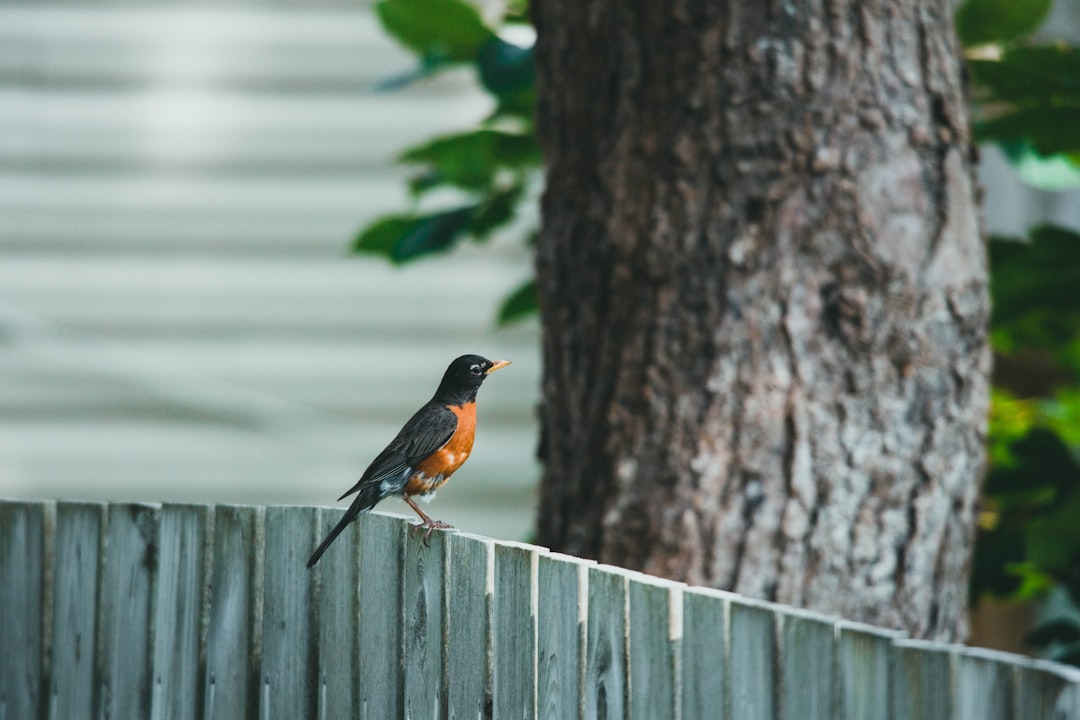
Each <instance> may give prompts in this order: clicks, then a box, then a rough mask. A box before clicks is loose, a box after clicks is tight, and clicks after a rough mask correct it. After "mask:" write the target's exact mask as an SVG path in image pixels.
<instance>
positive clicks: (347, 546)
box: [316, 508, 360, 720]
mask: <svg viewBox="0 0 1080 720" xmlns="http://www.w3.org/2000/svg"><path fill="white" fill-rule="evenodd" d="M344 514H345V513H344V511H343V510H340V509H337V508H322V509H321V510H320V511H319V532H318V533H317V535H318V537H319V538H320V539H321V538H323V537H324V536H325V535H326V534H327V533H328V532H329V531H330V528H332V527H334V525H336V524H337V523H338V521H339V520H340V519H341V516H342V515H344ZM358 535H359V533H356V532H345V533H342V534H341V535H340V536H339V537H338V539H337V540H336V541H334V545H333V549H332V550H331V551H330V552H327V553H326V554H325V555H323V557H322V560H320V561H319V564H318V565H317V566H316V573H317V574H318V577H319V678H318V689H317V692H318V705H319V714H318V718H319V720H337V719H338V718H340V719H341V720H347V719H349V718H355V717H356V716H357V714H358V712H359V710H358V708H359V705H358V700H357V696H358V693H357V687H358V686H359V683H358V682H357V678H358V677H359V669H360V635H359V627H358V626H357V617H358V616H359V613H360V585H359V583H360V579H359V575H358V564H359V561H358V557H357V553H358V550H359V546H358V545H357V536H358Z"/></svg>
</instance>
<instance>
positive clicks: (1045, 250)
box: [354, 0, 1080, 662]
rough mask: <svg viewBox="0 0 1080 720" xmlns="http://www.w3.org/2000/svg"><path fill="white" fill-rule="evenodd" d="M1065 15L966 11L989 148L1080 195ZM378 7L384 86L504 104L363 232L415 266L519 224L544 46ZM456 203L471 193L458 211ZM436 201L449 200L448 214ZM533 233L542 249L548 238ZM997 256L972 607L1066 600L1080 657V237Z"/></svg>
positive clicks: (422, 167)
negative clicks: (386, 75) (1040, 36)
mask: <svg viewBox="0 0 1080 720" xmlns="http://www.w3.org/2000/svg"><path fill="white" fill-rule="evenodd" d="M1051 5H1052V0H967V2H964V3H963V4H962V5H961V6H960V7H959V8H958V9H957V11H956V27H957V34H958V36H959V37H960V40H961V43H962V44H963V46H964V48H965V54H966V55H967V58H968V65H969V68H970V71H971V77H972V83H973V94H972V116H973V118H974V120H973V133H974V136H975V138H976V139H977V140H978V141H979V142H982V143H994V144H997V145H998V146H999V147H1001V148H1002V150H1003V151H1004V152H1005V155H1006V157H1008V158H1009V160H1010V161H1011V162H1012V163H1013V166H1014V167H1015V168H1016V171H1017V173H1018V176H1019V177H1020V178H1021V179H1022V180H1023V181H1024V182H1026V183H1029V184H1031V185H1033V186H1036V187H1040V188H1043V189H1048V190H1061V189H1065V188H1068V187H1073V186H1077V185H1080V47H1077V46H1070V45H1066V44H1060V43H1058V44H1040V43H1038V42H1037V41H1035V40H1034V39H1033V37H1032V33H1033V32H1034V31H1035V30H1036V29H1037V28H1038V27H1039V26H1040V25H1041V24H1042V22H1043V21H1044V20H1045V18H1046V16H1047V14H1048V13H1049V11H1050V9H1051ZM376 8H377V11H378V14H379V18H380V20H381V21H382V23H383V26H384V28H385V29H386V30H387V32H389V33H390V34H391V35H393V36H394V37H395V38H397V39H398V41H400V42H401V43H402V44H403V45H404V46H406V47H408V48H410V49H411V50H413V51H414V53H415V54H416V55H417V58H418V60H419V62H418V66H417V68H416V69H414V70H413V71H411V72H409V73H407V74H405V75H403V76H401V77H399V78H392V79H390V80H388V81H387V82H386V83H384V84H383V87H385V88H392V87H399V86H401V85H402V84H405V83H408V82H413V81H416V80H419V79H422V78H425V77H428V76H430V75H432V74H434V73H438V72H442V71H444V70H447V69H449V68H460V67H468V68H470V69H471V71H472V72H473V74H474V76H475V78H476V82H477V84H478V86H479V87H481V88H483V89H484V91H485V92H487V93H488V95H490V97H491V98H492V101H493V107H494V110H493V111H492V113H491V114H490V115H489V116H488V117H487V118H485V119H484V120H483V121H481V122H480V124H479V127H477V128H475V129H472V130H468V131H465V132H461V133H458V134H454V135H448V136H444V137H439V138H434V139H432V140H430V141H428V142H425V143H422V144H421V145H418V146H416V147H412V148H408V149H406V150H404V151H403V152H402V153H401V154H400V156H399V161H400V162H401V163H402V164H403V165H406V166H407V167H410V168H413V169H414V172H413V174H412V175H411V177H410V179H409V190H410V197H411V198H412V205H411V207H410V208H409V209H408V210H407V211H406V212H404V213H401V214H396V215H389V216H386V217H383V218H380V219H378V220H376V221H375V222H373V223H372V224H371V225H369V226H368V227H367V228H365V229H364V230H363V231H362V232H360V234H359V235H358V237H357V238H356V241H355V246H354V247H355V250H356V251H357V252H363V253H372V254H376V255H381V256H384V257H386V258H388V259H389V260H391V261H392V262H395V263H404V262H409V261H412V260H415V259H417V258H421V257H425V256H429V255H431V254H434V253H438V252H443V251H445V250H448V249H450V248H452V247H454V246H455V245H456V244H457V243H459V242H460V241H462V240H463V239H467V238H471V239H472V240H475V241H483V240H486V239H487V238H489V237H490V236H491V234H492V233H493V232H494V231H496V230H499V229H502V228H505V227H507V226H508V225H509V224H510V223H511V222H512V221H513V220H514V218H515V217H516V215H517V208H518V207H519V206H520V203H522V202H524V201H525V198H526V197H528V190H529V188H530V187H531V186H532V185H533V184H535V183H536V182H537V176H538V174H539V172H538V171H539V167H540V162H541V158H540V151H539V148H538V146H537V143H536V139H535V133H534V127H533V119H532V109H533V105H534V101H535V85H534V73H533V50H532V48H531V47H525V46H519V45H516V44H514V43H511V42H509V41H507V40H506V39H504V38H502V37H500V35H499V33H498V32H496V30H495V29H494V28H493V27H492V26H491V25H489V24H487V23H485V21H484V20H483V19H482V17H481V15H480V13H479V12H478V11H477V10H476V9H475V8H474V7H473V6H472V5H469V4H468V3H467V2H464V1H463V0H384V1H383V2H379V3H378V4H377V5H376ZM527 22H528V20H527V7H526V3H525V2H524V1H523V0H517V1H516V2H510V3H508V4H507V6H506V8H505V12H504V14H503V16H502V17H501V18H500V19H499V20H498V22H497V23H495V25H497V26H498V27H500V28H501V27H505V26H506V25H513V24H524V23H527ZM436 190H438V191H440V192H439V193H434V192H433V191H436ZM445 191H451V193H452V195H453V197H455V198H457V200H456V201H455V202H454V203H452V204H450V205H449V206H447V205H446V201H445V195H446V192H445ZM436 199H438V200H440V201H441V202H442V205H439V206H437V207H435V206H433V203H434V200H436ZM523 234H524V236H525V237H526V238H527V239H531V238H532V237H533V230H532V229H527V230H525V231H524V233H523ZM990 260H991V282H992V295H993V301H994V315H993V327H992V333H991V339H992V344H993V347H994V352H995V377H994V392H993V397H992V411H991V418H990V431H989V458H990V469H989V471H988V474H987V479H986V487H985V491H984V497H983V509H982V511H981V514H980V517H979V534H978V539H977V544H976V545H977V546H976V554H975V564H974V570H973V575H972V585H971V589H972V597H973V599H974V598H977V597H978V596H980V595H981V594H984V593H990V594H994V595H997V596H1002V597H1011V598H1034V597H1050V598H1053V599H1054V602H1055V603H1057V604H1056V605H1055V607H1058V608H1059V610H1057V611H1054V612H1052V613H1050V614H1049V615H1047V618H1048V619H1047V620H1046V622H1044V623H1043V624H1041V625H1040V626H1039V627H1037V628H1036V629H1035V631H1034V632H1033V633H1032V636H1031V640H1032V642H1034V643H1036V644H1038V645H1040V646H1042V647H1044V648H1045V649H1046V650H1047V652H1050V653H1052V654H1053V655H1054V657H1057V658H1058V659H1065V660H1069V661H1073V662H1076V661H1077V659H1078V658H1080V465H1078V463H1077V458H1078V448H1080V236H1078V235H1077V233H1075V232H1073V231H1071V230H1068V229H1065V228H1061V227H1054V226H1050V225H1040V226H1037V227H1035V228H1032V229H1031V231H1030V232H1029V233H1028V235H1027V237H1022V238H993V239H992V240H991V243H990ZM536 307H537V301H536V286H535V284H534V283H533V281H531V280H530V281H528V282H526V283H525V284H524V285H523V286H521V287H520V288H518V289H517V290H516V291H515V292H513V293H512V294H511V295H510V296H509V297H508V298H507V299H506V300H505V301H504V302H503V305H502V307H501V308H500V309H499V312H498V322H499V323H500V324H505V323H509V322H514V321H516V320H519V319H521V318H525V317H529V316H531V315H532V314H534V313H535V312H536ZM1048 607H1049V603H1048ZM1062 607H1064V608H1065V610H1060V608H1062Z"/></svg>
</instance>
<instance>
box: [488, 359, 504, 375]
mask: <svg viewBox="0 0 1080 720" xmlns="http://www.w3.org/2000/svg"><path fill="white" fill-rule="evenodd" d="M509 364H510V361H509V360H496V361H495V362H493V363H492V364H491V367H489V368H488V369H487V372H486V373H484V374H485V375H490V374H491V373H493V372H495V371H496V370H498V369H499V368H504V367H506V366H507V365H509Z"/></svg>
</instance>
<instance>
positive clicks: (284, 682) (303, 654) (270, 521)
mask: <svg viewBox="0 0 1080 720" xmlns="http://www.w3.org/2000/svg"><path fill="white" fill-rule="evenodd" d="M265 522H266V538H265V542H264V544H263V558H264V560H263V562H264V566H265V570H264V572H265V575H264V579H263V614H262V667H261V674H262V687H261V688H260V693H261V695H262V697H261V698H260V702H259V717H260V718H262V719H263V720H277V719H278V718H281V720H293V719H295V718H310V717H315V716H316V711H317V710H316V692H315V687H316V682H317V675H316V669H317V668H318V664H317V663H318V651H317V650H318V648H317V640H318V633H317V632H316V629H317V626H316V624H315V623H316V605H317V599H316V597H315V583H314V582H312V577H311V573H310V572H308V569H307V568H306V567H305V566H304V565H305V563H306V562H307V558H308V554H309V553H310V552H311V548H313V547H314V546H315V543H316V542H318V535H317V531H318V509H316V508H286V507H280V506H271V507H268V508H266V520H265ZM132 717H134V716H132Z"/></svg>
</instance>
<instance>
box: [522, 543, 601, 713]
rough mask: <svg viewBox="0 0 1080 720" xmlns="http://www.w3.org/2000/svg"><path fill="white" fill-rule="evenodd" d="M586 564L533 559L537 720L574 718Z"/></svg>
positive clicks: (563, 558) (581, 666)
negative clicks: (535, 600)
mask: <svg viewBox="0 0 1080 720" xmlns="http://www.w3.org/2000/svg"><path fill="white" fill-rule="evenodd" d="M591 564H593V563H591V562H590V561H587V560H579V559H578V558H574V557H571V556H569V555H560V554H558V553H545V554H543V555H541V556H540V557H539V558H538V559H537V573H536V577H537V639H536V659H537V670H536V673H537V674H536V689H537V716H538V717H540V718H541V719H542V720H562V718H572V717H578V715H579V713H580V712H581V702H580V698H581V682H582V679H583V676H584V670H585V662H584V659H583V658H584V649H585V622H586V615H585V612H586V608H587V607H588V605H587V603H586V596H587V593H588V587H589V585H588V583H589V579H588V577H589V576H588V573H589V566H590V565H591Z"/></svg>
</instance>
